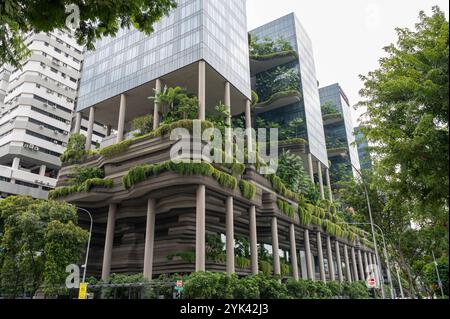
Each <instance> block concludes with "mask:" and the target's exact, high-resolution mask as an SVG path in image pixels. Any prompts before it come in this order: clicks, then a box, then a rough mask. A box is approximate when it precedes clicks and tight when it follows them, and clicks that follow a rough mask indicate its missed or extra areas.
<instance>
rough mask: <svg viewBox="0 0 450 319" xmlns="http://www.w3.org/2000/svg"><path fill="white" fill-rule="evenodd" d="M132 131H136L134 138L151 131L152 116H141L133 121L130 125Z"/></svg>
mask: <svg viewBox="0 0 450 319" xmlns="http://www.w3.org/2000/svg"><path fill="white" fill-rule="evenodd" d="M131 127H132V128H133V130H135V131H137V132H136V133H135V134H134V136H135V137H139V136H142V135H145V134H148V133H150V132H151V131H153V115H151V114H149V115H143V116H140V117H137V118H135V119H133V122H132V123H131Z"/></svg>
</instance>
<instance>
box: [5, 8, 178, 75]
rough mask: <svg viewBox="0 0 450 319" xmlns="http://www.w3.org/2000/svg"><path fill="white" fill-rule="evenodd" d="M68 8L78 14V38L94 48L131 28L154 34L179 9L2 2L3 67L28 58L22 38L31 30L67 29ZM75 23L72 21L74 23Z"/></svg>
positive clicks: (16, 63) (80, 42) (76, 34)
mask: <svg viewBox="0 0 450 319" xmlns="http://www.w3.org/2000/svg"><path fill="white" fill-rule="evenodd" d="M68 5H75V6H76V7H77V8H78V10H77V11H78V12H79V26H78V27H77V28H76V30H75V36H76V39H77V41H78V43H79V44H80V45H86V47H87V48H88V49H89V50H92V49H94V43H95V41H96V40H97V39H99V38H101V37H104V36H114V35H116V33H117V32H118V30H119V29H120V28H129V27H130V26H133V27H135V28H136V29H138V30H140V31H142V32H145V33H147V34H148V33H151V32H153V25H154V23H155V22H157V21H158V20H159V19H160V18H161V17H163V16H164V15H166V14H168V13H169V12H170V10H171V9H172V8H174V7H176V1H175V0H90V1H82V0H70V1H68V0H39V1H30V0H5V1H1V2H0V65H3V64H4V63H9V64H11V65H13V66H16V67H17V66H18V65H19V62H20V60H21V59H22V58H24V57H25V56H26V55H27V53H28V52H27V49H26V47H25V46H24V44H23V40H22V36H23V35H24V33H27V32H29V31H34V32H50V31H53V30H54V29H64V28H65V27H66V21H67V19H69V20H71V19H72V18H71V17H70V14H71V13H72V12H74V11H73V10H72V11H71V10H68V12H67V13H66V7H67V6H68ZM72 21H73V20H72Z"/></svg>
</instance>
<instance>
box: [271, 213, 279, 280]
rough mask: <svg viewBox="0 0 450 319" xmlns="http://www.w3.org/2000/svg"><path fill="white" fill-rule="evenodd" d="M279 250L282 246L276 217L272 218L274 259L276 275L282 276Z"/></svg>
mask: <svg viewBox="0 0 450 319" xmlns="http://www.w3.org/2000/svg"><path fill="white" fill-rule="evenodd" d="M279 249H280V246H279V244H278V222H277V218H276V217H272V257H273V273H274V275H281V266H280V251H279Z"/></svg>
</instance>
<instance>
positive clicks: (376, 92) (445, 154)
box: [359, 7, 449, 246]
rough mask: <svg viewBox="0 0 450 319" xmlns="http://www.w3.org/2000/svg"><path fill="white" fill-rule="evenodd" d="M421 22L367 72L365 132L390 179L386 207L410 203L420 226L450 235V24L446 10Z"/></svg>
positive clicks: (436, 11) (401, 31) (383, 173)
mask: <svg viewBox="0 0 450 319" xmlns="http://www.w3.org/2000/svg"><path fill="white" fill-rule="evenodd" d="M419 19H420V20H419V22H418V23H417V24H416V25H415V30H410V29H400V28H398V29H397V30H396V31H397V35H398V40H397V43H396V44H391V45H389V46H387V47H385V48H384V50H385V52H386V55H387V56H385V57H383V58H381V59H380V66H379V68H378V69H377V70H374V71H372V72H370V73H369V74H368V75H366V76H361V79H362V80H363V81H364V88H363V89H362V90H361V92H360V93H361V95H362V96H363V97H364V98H365V100H364V101H361V102H360V103H359V107H361V108H365V109H367V114H366V116H365V121H364V123H363V124H364V126H363V129H362V131H363V133H364V134H365V135H366V137H367V138H368V140H369V142H371V144H372V145H373V146H372V151H373V152H374V153H375V155H376V158H375V160H376V163H375V166H376V167H375V169H376V172H377V175H379V176H386V178H385V179H384V182H383V184H382V185H383V188H384V189H387V190H388V192H390V194H389V195H390V196H389V197H388V198H387V203H386V204H387V205H388V206H397V205H398V203H399V202H401V203H404V204H405V205H407V206H408V207H409V211H410V212H411V214H412V216H411V218H412V219H413V220H414V223H415V224H417V225H419V226H421V227H430V226H431V227H436V228H446V230H447V233H448V207H449V202H448V199H449V182H448V176H449V166H448V162H449V148H448V147H449V143H448V140H449V131H448V118H449V113H448V112H449V107H448V106H449V82H448V62H449V61H448V55H449V41H448V36H449V25H448V21H447V19H446V17H445V14H444V12H443V11H442V10H440V9H439V8H438V7H434V8H433V12H432V15H431V16H427V15H426V14H425V13H424V12H420V14H419ZM447 240H448V235H447ZM447 246H448V245H447Z"/></svg>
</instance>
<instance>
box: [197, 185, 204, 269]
mask: <svg viewBox="0 0 450 319" xmlns="http://www.w3.org/2000/svg"><path fill="white" fill-rule="evenodd" d="M195 228H196V232H195V271H205V248H206V239H205V232H206V187H205V185H199V186H198V187H197V211H196V224H195Z"/></svg>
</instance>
